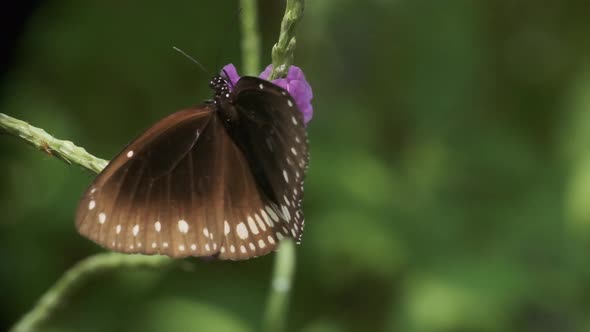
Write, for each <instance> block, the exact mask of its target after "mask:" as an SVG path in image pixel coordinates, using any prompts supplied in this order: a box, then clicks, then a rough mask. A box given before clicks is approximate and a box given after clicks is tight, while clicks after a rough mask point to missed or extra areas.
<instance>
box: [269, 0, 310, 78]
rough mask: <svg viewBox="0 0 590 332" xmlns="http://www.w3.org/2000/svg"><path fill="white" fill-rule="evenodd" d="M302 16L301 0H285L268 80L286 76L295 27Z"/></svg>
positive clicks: (291, 54) (289, 64)
mask: <svg viewBox="0 0 590 332" xmlns="http://www.w3.org/2000/svg"><path fill="white" fill-rule="evenodd" d="M302 18H303V0H287V6H286V9H285V15H284V16H283V21H282V22H281V33H280V34H279V41H278V42H277V43H276V44H275V45H274V46H273V48H272V66H273V70H272V73H271V74H270V77H269V80H274V79H277V78H280V77H285V76H287V73H288V72H289V67H290V66H291V65H292V64H293V57H294V53H295V28H296V27H297V23H299V21H301V19H302Z"/></svg>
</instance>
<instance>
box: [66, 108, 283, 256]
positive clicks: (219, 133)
mask: <svg viewBox="0 0 590 332" xmlns="http://www.w3.org/2000/svg"><path fill="white" fill-rule="evenodd" d="M222 121H223V120H222V119H221V118H220V117H219V116H218V115H217V112H215V111H214V110H213V106H211V105H206V106H202V107H199V108H197V109H191V110H186V111H181V112H177V113H174V114H172V115H170V116H169V117H167V118H165V119H163V120H161V121H160V122H158V123H157V124H156V125H154V126H153V127H152V128H150V129H149V130H147V131H146V132H145V133H144V134H143V135H141V136H140V137H139V138H138V139H136V140H135V141H133V142H132V143H131V144H130V145H129V146H128V147H126V148H125V149H124V150H123V151H122V152H121V153H120V154H119V155H118V156H117V157H115V158H114V159H113V161H112V162H111V163H110V164H109V165H108V166H107V167H106V168H105V169H104V170H103V172H101V173H100V174H99V176H98V177H97V178H96V179H95V180H94V182H93V183H92V185H91V186H90V187H89V189H88V190H87V192H86V193H85V194H84V196H83V198H82V200H81V202H80V205H79V207H78V212H77V217H76V225H77V228H78V230H79V232H80V233H81V234H83V235H84V236H87V237H88V238H90V239H92V240H93V241H95V242H96V243H98V244H100V245H102V246H104V247H107V248H109V249H111V250H115V251H120V252H126V253H142V254H165V255H169V256H172V257H184V256H214V255H217V256H219V257H220V258H222V259H247V258H250V257H254V256H260V255H264V254H266V253H268V252H270V251H272V250H274V249H276V244H277V243H278V241H279V239H280V238H282V237H285V236H287V234H288V229H286V228H285V227H284V225H282V224H281V223H279V217H278V216H277V213H276V210H274V209H273V208H272V207H271V206H269V205H268V204H269V203H268V202H269V201H268V199H267V198H266V197H265V194H264V192H263V191H262V190H261V188H260V186H259V184H258V183H257V181H256V180H255V177H254V176H253V172H252V170H251V167H250V165H249V163H248V161H247V160H246V158H245V157H244V154H243V151H242V150H241V149H239V148H238V147H237V145H236V144H235V143H234V141H233V140H232V139H231V137H230V136H229V135H228V132H227V129H226V128H225V127H224V125H223V124H222Z"/></svg>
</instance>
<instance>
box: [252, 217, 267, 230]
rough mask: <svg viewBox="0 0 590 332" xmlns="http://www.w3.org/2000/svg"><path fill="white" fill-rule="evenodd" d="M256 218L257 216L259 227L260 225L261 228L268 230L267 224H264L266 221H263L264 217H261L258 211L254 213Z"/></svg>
mask: <svg viewBox="0 0 590 332" xmlns="http://www.w3.org/2000/svg"><path fill="white" fill-rule="evenodd" d="M254 218H256V222H257V223H258V227H260V229H261V230H262V231H263V232H264V231H266V225H265V224H264V221H262V218H260V216H259V215H258V213H255V214H254Z"/></svg>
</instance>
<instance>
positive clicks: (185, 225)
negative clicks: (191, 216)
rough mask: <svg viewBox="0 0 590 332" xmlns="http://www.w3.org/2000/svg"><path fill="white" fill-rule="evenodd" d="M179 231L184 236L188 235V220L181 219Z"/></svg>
mask: <svg viewBox="0 0 590 332" xmlns="http://www.w3.org/2000/svg"><path fill="white" fill-rule="evenodd" d="M178 230H179V231H180V232H181V233H183V234H186V233H188V223H187V222H186V220H184V219H180V220H179V221H178Z"/></svg>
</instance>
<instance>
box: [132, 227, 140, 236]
mask: <svg viewBox="0 0 590 332" xmlns="http://www.w3.org/2000/svg"><path fill="white" fill-rule="evenodd" d="M137 234H139V225H137V224H136V225H135V226H133V236H137Z"/></svg>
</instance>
